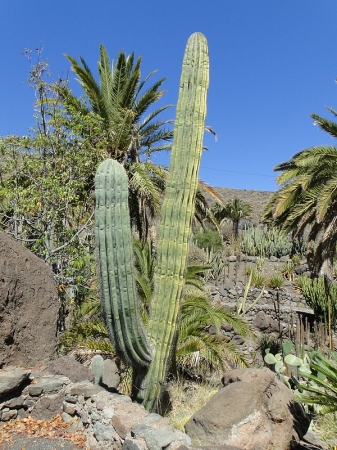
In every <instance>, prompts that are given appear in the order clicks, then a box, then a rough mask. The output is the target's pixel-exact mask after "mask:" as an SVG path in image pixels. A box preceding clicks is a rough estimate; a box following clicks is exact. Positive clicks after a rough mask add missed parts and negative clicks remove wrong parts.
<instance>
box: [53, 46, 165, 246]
mask: <svg viewBox="0 0 337 450" xmlns="http://www.w3.org/2000/svg"><path fill="white" fill-rule="evenodd" d="M65 56H66V57H67V58H68V60H69V61H70V62H71V65H72V70H73V72H74V73H75V74H76V75H77V77H78V78H77V81H78V82H79V83H80V85H81V87H82V89H83V91H84V94H85V98H86V101H85V102H83V101H82V100H81V99H78V98H77V97H75V96H74V95H73V94H72V93H71V91H70V90H69V89H68V88H67V87H65V86H59V87H58V92H59V94H60V96H61V98H62V101H63V103H64V105H65V108H66V110H67V112H68V114H69V115H70V116H71V115H74V114H75V113H76V114H83V115H87V114H92V115H93V117H97V118H98V119H99V121H98V127H99V128H102V129H103V132H104V137H105V141H106V152H107V155H108V156H109V157H110V158H113V159H116V160H117V161H119V162H120V163H121V164H123V165H124V167H125V169H126V171H127V173H128V177H129V192H130V194H129V195H130V197H129V203H130V210H131V221H132V224H133V225H134V226H135V228H136V229H137V231H138V232H139V234H140V236H141V237H142V238H144V239H145V237H146V235H147V232H148V229H149V225H150V221H151V219H153V217H154V216H155V214H156V213H157V212H158V209H159V204H160V194H161V192H162V190H163V188H164V185H165V178H166V174H167V171H166V169H165V168H164V167H161V166H159V165H156V164H154V163H153V162H152V161H151V155H152V154H153V153H154V152H158V151H162V150H170V148H171V145H170V141H171V139H172V135H173V132H172V131H171V130H168V129H167V128H165V124H167V123H168V122H170V121H160V120H157V116H158V115H159V114H160V113H161V112H163V111H164V110H166V109H167V108H169V107H170V106H171V105H166V106H162V107H160V108H158V109H156V110H154V111H151V112H149V113H148V110H149V108H151V106H152V105H153V104H154V103H155V102H156V101H158V100H159V99H160V98H161V97H162V95H163V94H164V92H165V91H163V90H160V88H161V85H162V84H163V82H164V80H165V78H162V79H160V80H158V81H156V82H155V83H154V84H153V85H152V86H151V87H150V88H149V89H148V90H146V91H143V88H144V85H145V83H146V82H147V81H148V80H149V78H150V77H151V76H152V75H153V74H154V73H155V72H151V73H150V74H149V75H148V76H147V77H146V78H145V79H144V80H141V72H140V65H141V57H139V58H138V59H137V60H135V57H134V54H133V53H132V54H131V55H129V56H126V54H125V52H123V51H121V52H120V53H119V54H118V56H117V60H116V64H115V65H112V64H111V63H110V59H109V56H108V53H107V51H106V49H105V47H104V46H103V45H101V46H100V58H99V62H98V72H99V82H97V81H96V80H95V78H94V76H93V74H92V72H91V70H90V68H89V67H88V65H87V63H86V62H85V60H84V59H83V58H82V57H80V63H78V62H77V61H76V60H75V59H74V58H73V57H71V56H69V55H65ZM146 113H148V114H147V115H145V114H146ZM84 138H85V137H84Z"/></svg>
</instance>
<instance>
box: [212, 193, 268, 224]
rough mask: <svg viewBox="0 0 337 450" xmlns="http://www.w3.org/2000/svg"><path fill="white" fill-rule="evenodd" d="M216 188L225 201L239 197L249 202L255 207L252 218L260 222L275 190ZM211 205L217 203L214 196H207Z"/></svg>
mask: <svg viewBox="0 0 337 450" xmlns="http://www.w3.org/2000/svg"><path fill="white" fill-rule="evenodd" d="M214 190H215V191H216V192H217V193H218V194H219V195H220V196H221V198H222V199H223V201H224V202H225V203H227V202H228V201H229V200H231V199H233V198H238V199H240V200H242V201H243V202H245V203H249V204H250V205H251V206H252V207H253V214H252V219H253V221H254V222H259V221H260V217H261V215H262V213H263V210H264V208H265V206H266V205H267V203H268V201H269V199H270V197H271V196H272V194H273V192H271V191H255V190H254V189H249V190H248V189H231V188H222V187H214ZM206 198H207V200H208V201H209V203H210V205H213V204H214V203H215V200H214V198H212V197H210V196H209V195H207V196H206Z"/></svg>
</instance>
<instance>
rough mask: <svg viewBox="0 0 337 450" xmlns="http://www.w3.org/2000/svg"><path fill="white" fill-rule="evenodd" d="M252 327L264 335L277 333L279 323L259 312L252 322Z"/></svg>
mask: <svg viewBox="0 0 337 450" xmlns="http://www.w3.org/2000/svg"><path fill="white" fill-rule="evenodd" d="M253 326H254V327H255V328H258V329H259V330H261V331H264V332H266V333H277V332H279V323H278V321H277V320H274V319H272V318H271V317H270V316H268V315H267V314H266V313H265V312H264V311H259V312H258V313H257V314H256V315H255V317H254V320H253Z"/></svg>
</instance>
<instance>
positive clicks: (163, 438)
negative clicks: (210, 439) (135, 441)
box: [144, 425, 191, 450]
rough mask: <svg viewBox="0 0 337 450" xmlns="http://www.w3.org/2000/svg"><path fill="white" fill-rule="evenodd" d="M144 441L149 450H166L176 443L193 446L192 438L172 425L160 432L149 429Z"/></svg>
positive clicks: (159, 430)
mask: <svg viewBox="0 0 337 450" xmlns="http://www.w3.org/2000/svg"><path fill="white" fill-rule="evenodd" d="M144 439H145V442H146V445H147V446H148V449H149V450H164V449H166V448H167V447H168V446H169V445H170V444H171V443H172V442H175V441H181V442H182V443H184V444H187V445H190V444H191V440H190V438H189V437H188V436H187V435H186V434H185V433H182V432H181V431H178V430H175V429H174V428H173V427H171V426H170V425H168V426H165V427H162V428H160V429H158V430H153V429H151V428H150V429H148V430H147V431H146V432H145V434H144Z"/></svg>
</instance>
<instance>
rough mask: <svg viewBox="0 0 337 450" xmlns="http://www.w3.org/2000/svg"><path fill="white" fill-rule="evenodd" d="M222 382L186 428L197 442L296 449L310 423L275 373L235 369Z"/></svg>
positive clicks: (251, 449)
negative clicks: (218, 389)
mask: <svg viewBox="0 0 337 450" xmlns="http://www.w3.org/2000/svg"><path fill="white" fill-rule="evenodd" d="M223 384H224V387H223V388H222V389H221V390H220V391H219V392H218V393H217V394H215V395H214V396H213V397H212V398H211V399H210V401H209V402H208V403H207V404H206V405H205V406H204V407H203V408H202V409H200V410H199V411H197V412H196V413H195V414H194V415H193V416H192V417H191V419H190V420H189V421H188V422H187V424H186V425H185V429H186V432H187V434H188V435H189V436H190V437H191V439H192V441H194V442H195V443H198V445H205V446H212V445H213V446H220V445H232V446H234V447H238V448H241V449H245V450H261V449H264V450H288V449H292V448H296V446H297V445H298V444H299V442H300V440H301V438H302V437H303V436H304V435H305V433H306V431H307V429H308V427H309V424H310V419H309V418H308V417H307V415H306V413H305V411H304V409H303V407H302V406H301V405H300V404H298V403H294V402H292V396H293V393H292V391H291V390H290V389H288V388H287V387H286V386H285V385H284V384H283V383H281V382H280V381H279V380H278V379H277V378H276V375H275V374H274V373H273V372H271V371H270V370H269V369H267V368H263V369H236V370H233V371H231V372H228V373H227V374H226V375H225V377H224V378H223Z"/></svg>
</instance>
